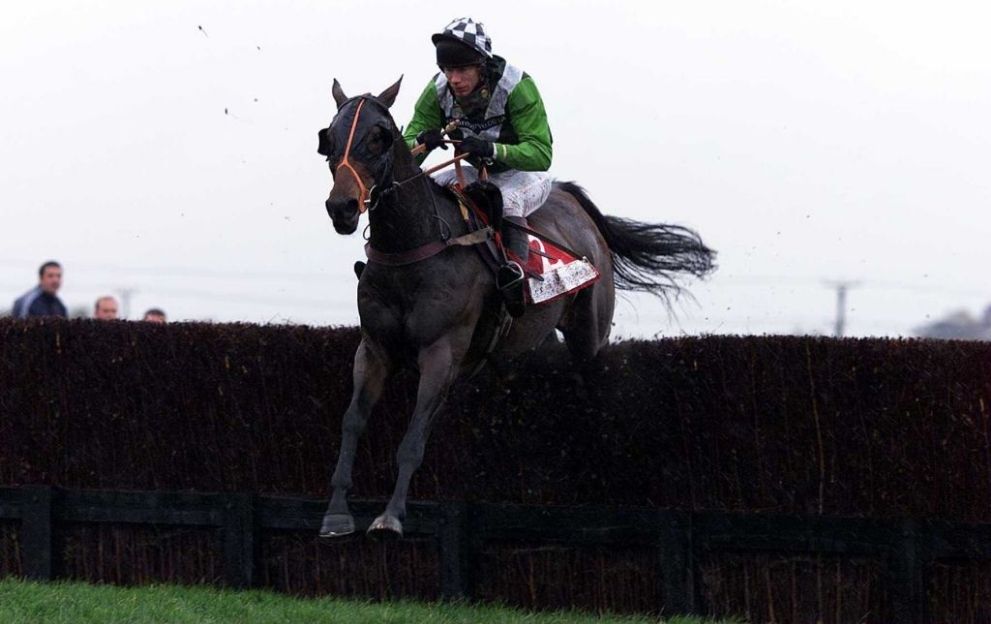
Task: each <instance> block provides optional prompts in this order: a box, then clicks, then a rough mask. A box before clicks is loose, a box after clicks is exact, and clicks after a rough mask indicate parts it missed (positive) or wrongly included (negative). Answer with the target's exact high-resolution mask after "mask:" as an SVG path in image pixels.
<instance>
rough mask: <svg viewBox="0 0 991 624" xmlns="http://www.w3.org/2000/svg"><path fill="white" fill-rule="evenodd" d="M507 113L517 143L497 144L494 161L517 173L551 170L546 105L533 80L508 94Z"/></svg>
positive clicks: (527, 77) (521, 83)
mask: <svg viewBox="0 0 991 624" xmlns="http://www.w3.org/2000/svg"><path fill="white" fill-rule="evenodd" d="M506 112H508V113H509V117H510V119H512V123H513V129H514V130H515V131H516V136H517V142H516V143H515V144H509V143H496V145H495V155H496V158H495V159H496V160H497V161H498V162H501V163H505V164H507V165H509V166H510V167H511V168H512V169H516V170H518V171H547V170H548V169H550V167H551V158H552V157H553V154H554V149H553V147H552V143H553V139H552V138H551V129H550V126H549V125H548V123H547V111H545V110H544V101H543V99H541V97H540V92H539V91H537V85H536V84H535V83H534V82H533V79H532V78H530V77H529V76H526V77H524V78H523V80H521V81H520V83H519V84H518V85H516V88H515V89H513V91H512V92H511V93H510V94H509V99H508V101H507V102H506ZM414 136H415V135H414Z"/></svg>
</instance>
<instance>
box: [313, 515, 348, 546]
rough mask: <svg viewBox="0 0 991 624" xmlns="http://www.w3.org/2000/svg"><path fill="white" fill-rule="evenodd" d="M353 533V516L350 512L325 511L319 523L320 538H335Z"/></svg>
mask: <svg viewBox="0 0 991 624" xmlns="http://www.w3.org/2000/svg"><path fill="white" fill-rule="evenodd" d="M352 534H354V518H353V517H351V514H341V513H326V514H324V516H323V523H322V524H321V525H320V539H325V540H337V539H340V538H342V537H347V536H349V535H352Z"/></svg>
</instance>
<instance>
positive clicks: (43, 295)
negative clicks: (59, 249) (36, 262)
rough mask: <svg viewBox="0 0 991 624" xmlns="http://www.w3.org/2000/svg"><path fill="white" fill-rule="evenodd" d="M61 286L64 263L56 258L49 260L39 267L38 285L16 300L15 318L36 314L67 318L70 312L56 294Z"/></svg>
mask: <svg viewBox="0 0 991 624" xmlns="http://www.w3.org/2000/svg"><path fill="white" fill-rule="evenodd" d="M61 286H62V265H61V264H59V263H58V262H55V261H54V260H49V261H48V262H46V263H44V264H43V265H41V268H40V269H38V285H37V286H35V287H34V288H32V289H31V290H29V291H28V292H26V293H24V295H22V296H21V297H20V298H19V299H18V300H17V301H15V302H14V310H13V314H14V318H20V319H23V318H30V317H35V316H60V317H62V318H66V317H67V316H68V313H67V312H66V309H65V305H63V304H62V301H61V300H59V298H58V296H56V293H57V292H58V289H59V288H60V287H61Z"/></svg>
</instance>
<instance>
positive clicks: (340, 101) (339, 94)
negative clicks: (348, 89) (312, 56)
mask: <svg viewBox="0 0 991 624" xmlns="http://www.w3.org/2000/svg"><path fill="white" fill-rule="evenodd" d="M331 92H333V94H334V101H335V102H337V108H340V107H341V106H343V105H344V103H345V102H347V101H348V96H346V95H344V89H342V88H341V83H339V82H337V78H334V87H333V88H332V89H331Z"/></svg>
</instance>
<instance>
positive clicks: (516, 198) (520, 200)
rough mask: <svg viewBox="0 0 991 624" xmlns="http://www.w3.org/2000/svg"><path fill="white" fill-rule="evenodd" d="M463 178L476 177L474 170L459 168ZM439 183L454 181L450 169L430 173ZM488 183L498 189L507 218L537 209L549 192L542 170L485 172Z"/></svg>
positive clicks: (526, 213)
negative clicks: (487, 175) (462, 172)
mask: <svg viewBox="0 0 991 624" xmlns="http://www.w3.org/2000/svg"><path fill="white" fill-rule="evenodd" d="M462 170H463V171H464V174H465V180H467V181H468V182H469V183H471V182H474V181H476V180H478V171H477V170H476V169H475V168H474V167H471V166H468V165H465V166H463V167H462ZM433 178H434V181H435V182H437V184H440V185H441V186H447V185H448V184H451V183H452V182H454V181H455V180H457V172H455V170H454V168H453V167H452V168H450V169H445V170H443V171H439V172H437V173H435V174H434V176H433ZM489 182H491V183H492V184H495V185H496V186H497V187H499V190H500V191H501V192H502V213H503V214H504V215H505V216H507V217H528V216H530V214H532V213H533V212H534V211H535V210H536V209H537V208H540V207H541V206H542V205H543V204H544V202H545V201H547V198H548V197H549V196H550V194H551V183H552V180H551V176H550V174H549V173H547V172H546V171H516V170H515V169H510V170H509V171H503V172H501V173H493V174H490V175H489Z"/></svg>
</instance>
